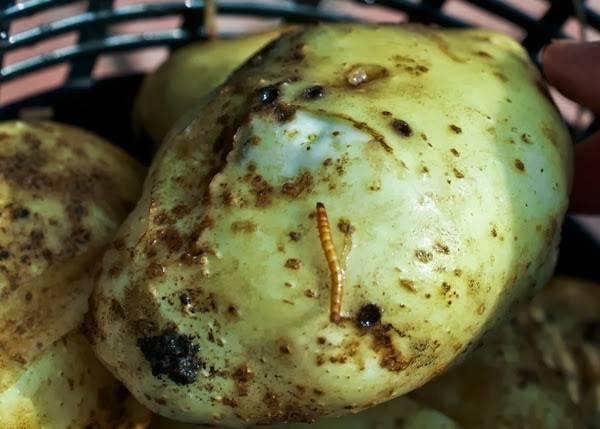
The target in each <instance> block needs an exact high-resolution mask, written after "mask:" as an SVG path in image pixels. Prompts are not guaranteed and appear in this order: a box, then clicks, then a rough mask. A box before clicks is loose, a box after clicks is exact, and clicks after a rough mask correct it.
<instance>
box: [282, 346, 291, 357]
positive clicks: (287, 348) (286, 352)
mask: <svg viewBox="0 0 600 429" xmlns="http://www.w3.org/2000/svg"><path fill="white" fill-rule="evenodd" d="M279 351H280V352H281V353H282V354H284V355H289V354H291V353H292V349H291V348H290V346H288V345H287V344H283V345H281V346H279Z"/></svg>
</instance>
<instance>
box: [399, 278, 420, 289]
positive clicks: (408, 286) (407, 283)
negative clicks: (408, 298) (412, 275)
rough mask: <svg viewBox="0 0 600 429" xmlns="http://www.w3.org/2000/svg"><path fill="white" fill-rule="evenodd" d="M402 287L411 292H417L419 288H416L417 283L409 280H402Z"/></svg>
mask: <svg viewBox="0 0 600 429" xmlns="http://www.w3.org/2000/svg"><path fill="white" fill-rule="evenodd" d="M400 286H402V287H403V288H404V289H406V290H408V291H410V292H416V291H417V288H416V287H415V282H414V281H413V280H409V279H400Z"/></svg>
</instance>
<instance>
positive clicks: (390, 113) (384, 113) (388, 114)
mask: <svg viewBox="0 0 600 429" xmlns="http://www.w3.org/2000/svg"><path fill="white" fill-rule="evenodd" d="M381 114H382V115H383V116H392V112H388V111H387V110H384V111H383V112H381Z"/></svg>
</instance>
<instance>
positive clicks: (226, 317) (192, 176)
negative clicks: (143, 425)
mask: <svg viewBox="0 0 600 429" xmlns="http://www.w3.org/2000/svg"><path fill="white" fill-rule="evenodd" d="M197 113H198V114H197V116H196V118H195V119H194V120H193V121H192V122H191V123H190V125H189V126H188V127H187V128H185V129H184V130H183V131H182V132H181V133H179V134H178V135H177V136H176V137H174V138H173V140H171V141H170V142H169V143H167V144H166V145H164V146H163V147H162V148H161V150H160V151H159V153H158V155H157V158H156V160H155V162H154V163H153V166H152V168H151V171H150V174H149V176H148V179H147V182H146V186H145V192H144V194H143V196H142V199H141V200H140V202H139V204H138V206H137V208H136V210H135V212H134V215H133V216H132V217H130V219H129V221H128V222H127V223H126V224H125V225H124V227H123V228H122V229H121V231H120V233H119V240H120V243H121V244H122V245H121V248H120V249H116V248H111V249H110V250H109V251H108V252H107V253H106V255H105V257H104V261H103V265H104V267H105V270H104V271H103V275H102V276H100V278H99V280H98V287H97V289H96V292H95V294H94V301H93V302H94V306H93V311H92V313H93V316H94V323H95V327H96V331H95V335H94V341H95V344H94V347H95V350H96V351H97V353H98V355H99V356H100V357H101V359H102V360H103V361H104V362H105V363H106V364H107V365H108V366H109V368H110V369H111V371H112V372H113V373H114V374H116V376H117V377H118V378H119V379H121V380H123V382H124V383H125V384H126V385H127V386H128V387H129V388H130V390H131V391H132V393H133V394H134V395H136V397H137V398H138V399H139V400H140V401H142V402H143V403H144V404H145V405H147V406H148V407H150V408H151V409H152V410H153V411H155V412H157V413H159V414H161V415H163V416H165V417H173V418H176V419H179V420H181V421H187V422H194V423H213V424H216V423H218V424H221V425H225V426H230V427H236V426H248V425H250V424H266V423H276V422H281V421H311V420H314V419H317V418H320V417H323V416H335V415H342V414H346V413H349V412H351V411H353V412H356V411H359V410H361V409H364V408H366V407H370V406H373V405H376V404H378V403H381V402H384V401H386V400H388V399H391V398H394V397H397V396H399V395H401V394H404V393H407V392H409V391H411V390H413V389H415V388H417V387H419V386H421V385H423V384H424V383H426V382H427V381H428V380H429V379H431V378H432V377H434V376H435V375H436V374H439V373H441V372H443V371H444V370H445V369H446V368H447V367H448V366H450V365H451V364H452V363H453V362H454V361H455V359H457V357H458V356H460V355H461V353H464V352H466V351H467V350H469V348H470V347H471V345H472V344H473V343H474V342H476V341H477V339H478V338H479V337H480V336H481V335H482V334H483V332H485V331H486V330H488V329H490V328H491V327H492V326H493V325H494V323H495V322H497V321H498V320H500V319H501V318H502V317H503V316H504V315H505V313H506V309H507V307H508V306H509V305H510V304H512V303H513V302H514V301H516V300H518V299H519V298H521V297H523V296H524V295H526V294H528V293H533V292H534V291H535V290H537V288H538V287H539V286H540V285H542V284H545V283H546V282H547V280H548V279H549V277H550V275H551V272H552V269H553V266H554V262H555V258H556V253H557V243H558V240H559V233H560V225H561V221H562V217H563V215H564V212H565V209H566V204H567V194H568V190H569V187H570V174H571V172H570V170H571V144H570V141H569V138H568V134H567V131H566V129H565V127H564V125H563V124H562V122H561V120H560V116H559V114H558V113H557V111H556V109H555V107H554V106H553V104H552V103H551V101H550V100H549V99H548V98H547V94H546V93H545V92H544V90H543V84H542V83H541V81H540V77H539V76H538V74H537V72H535V71H534V68H533V67H532V66H531V64H530V63H529V61H528V59H527V55H526V53H525V52H524V50H523V49H522V48H521V47H519V45H518V44H517V43H516V42H514V41H513V40H511V39H510V38H508V37H506V36H503V35H499V34H496V33H493V32H487V31H481V30H434V29H429V28H424V27H418V26H378V27H375V26H366V25H322V26H316V27H313V28H308V29H306V30H303V31H300V32H296V33H290V34H286V35H284V36H282V37H281V38H280V39H278V41H277V42H276V43H274V44H271V45H270V46H269V47H268V48H267V49H265V50H263V51H262V52H260V53H259V54H257V57H256V60H255V61H252V60H251V61H249V62H247V63H246V65H245V66H244V67H242V68H240V69H239V70H237V71H236V72H235V73H234V74H233V75H232V76H231V78H230V79H228V81H227V82H226V83H225V84H224V85H223V86H221V87H220V88H219V90H218V91H217V92H215V95H214V96H213V97H212V98H211V99H209V100H208V101H207V103H206V105H205V106H204V107H203V108H201V109H199V110H198V112H197ZM317 202H323V203H324V204H325V206H326V208H327V210H328V213H329V217H330V219H331V224H332V227H333V242H334V244H335V247H336V248H337V249H338V254H339V255H340V259H341V261H342V263H343V264H344V266H345V289H344V292H343V303H342V313H343V316H344V317H345V318H344V320H343V322H342V323H340V324H333V323H330V322H329V314H328V301H329V291H328V287H329V286H328V285H329V271H328V267H327V263H326V261H325V257H324V255H323V252H322V250H321V243H320V242H319V238H318V234H317V230H316V221H315V219H314V211H315V204H316V203H317ZM115 261H127V262H126V264H125V269H124V270H123V271H122V272H121V273H120V274H119V275H117V276H109V275H108V274H107V271H106V267H109V266H111V265H112V264H114V263H115ZM115 302H116V303H118V305H116V304H115ZM368 305H374V306H376V307H377V308H378V314H379V317H375V318H374V320H373V322H374V323H368V322H369V320H366V319H365V318H364V317H363V315H364V314H365V312H364V311H363V310H364V309H365V307H366V306H368ZM367 319H368V318H367ZM369 325H371V326H372V327H370V328H369V327H368V326H369ZM169 342H171V343H173V344H180V347H179V348H178V350H177V353H172V352H173V350H172V351H171V352H169V350H168V348H167V347H166V344H167V343H169ZM182 365H183V366H182ZM181 370H185V371H181ZM153 373H154V375H153ZM315 391H318V392H322V394H320V395H317V394H315V393H314V392H315ZM240 392H241V393H240ZM311 392H312V393H311ZM242 393H243V394H242Z"/></svg>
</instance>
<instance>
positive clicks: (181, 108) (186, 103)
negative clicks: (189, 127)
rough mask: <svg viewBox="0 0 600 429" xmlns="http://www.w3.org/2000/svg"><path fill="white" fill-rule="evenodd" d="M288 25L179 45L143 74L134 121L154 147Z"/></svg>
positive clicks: (287, 28)
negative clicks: (271, 29)
mask: <svg viewBox="0 0 600 429" xmlns="http://www.w3.org/2000/svg"><path fill="white" fill-rule="evenodd" d="M289 28H291V27H281V28H278V29H275V30H273V31H268V32H263V33H257V34H249V35H244V36H239V37H233V38H229V39H215V40H209V41H203V42H198V43H192V44H190V45H187V46H184V47H183V48H181V49H178V50H177V51H176V52H174V53H173V54H172V55H170V56H169V58H168V59H167V60H166V61H165V62H164V63H163V64H162V65H161V66H160V67H159V68H158V69H157V70H156V71H154V72H153V73H150V74H148V75H147V76H146V77H145V78H144V82H143V83H142V86H141V88H140V92H139V94H138V97H137V99H136V102H135V106H134V125H135V127H136V128H137V129H138V130H142V131H143V132H145V133H146V134H147V135H148V136H149V137H150V139H151V140H152V142H153V143H154V146H155V148H156V147H158V145H159V144H160V143H161V142H162V140H163V138H164V137H165V136H166V135H167V132H168V131H169V130H170V129H171V127H172V126H173V125H174V124H175V123H176V122H177V120H178V119H179V118H180V117H181V116H182V115H183V114H184V113H185V112H186V111H187V110H189V109H190V108H192V107H193V106H194V105H195V104H196V103H197V102H198V101H200V100H201V99H202V98H203V97H204V96H206V95H208V94H209V93H210V92H211V91H212V90H213V89H215V88H216V87H217V86H219V85H220V84H221V83H223V82H224V81H225V79H226V78H227V76H229V75H230V74H231V72H232V71H234V70H235V69H236V68H237V67H238V66H239V65H240V64H242V63H243V62H244V61H246V60H247V59H248V58H249V57H250V56H252V54H254V53H255V52H256V51H258V50H259V49H260V48H262V47H263V46H264V45H266V44H267V43H269V42H270V41H271V40H273V39H275V38H276V37H277V36H279V35H280V34H281V33H282V32H283V31H287V30H289Z"/></svg>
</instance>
